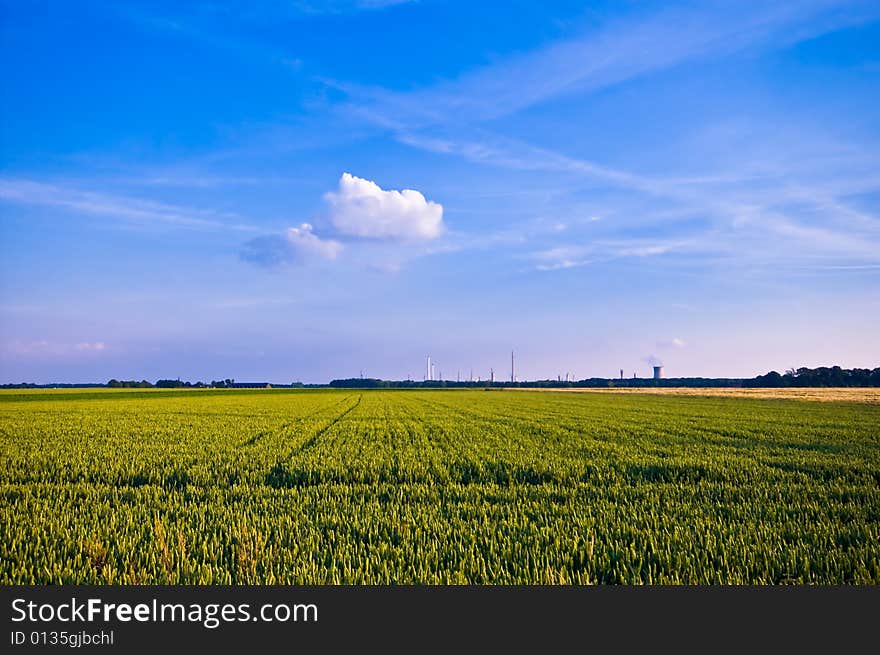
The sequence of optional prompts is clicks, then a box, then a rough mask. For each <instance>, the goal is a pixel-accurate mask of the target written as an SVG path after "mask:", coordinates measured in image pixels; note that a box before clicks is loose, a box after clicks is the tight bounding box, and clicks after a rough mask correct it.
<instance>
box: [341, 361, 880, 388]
mask: <svg viewBox="0 0 880 655" xmlns="http://www.w3.org/2000/svg"><path fill="white" fill-rule="evenodd" d="M329 386H330V387H337V388H343V387H344V388H351V389H412V388H416V389H418V388H431V389H434V388H459V387H461V388H468V387H478V388H483V387H499V388H504V387H533V388H548V389H552V388H568V387H570V388H577V387H587V388H592V387H597V388H600V387H606V388H613V387H622V388H626V387H880V367H878V368H875V369H867V368H853V369H844V368H841V367H840V366H820V367H819V368H806V367H802V368H798V369H789V370H787V371H786V372H785V373H784V374H781V373H779V372H777V371H770V372H769V373H766V374H765V375H759V376H757V377H754V378H700V377H696V378H661V379H659V380H655V379H654V378H621V379H616V378H587V379H584V380H575V381H571V382H562V381H559V380H524V381H519V382H506V381H501V380H496V381H495V382H489V381H485V380H484V381H481V382H456V381H455V380H430V381H421V380H419V381H415V380H380V379H377V378H347V379H341V380H333V381H331V382H330V384H329Z"/></svg>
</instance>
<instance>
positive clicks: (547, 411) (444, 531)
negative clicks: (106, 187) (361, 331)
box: [0, 390, 880, 584]
mask: <svg viewBox="0 0 880 655" xmlns="http://www.w3.org/2000/svg"><path fill="white" fill-rule="evenodd" d="M0 460H2V465H0V493H2V499H3V502H2V515H0V583H3V584H17V583H26V584H33V583H36V584H49V583H51V584H56V583H57V584H60V583H68V584H70V583H74V584H81V583H88V584H94V583H96V584H105V583H110V584H119V583H149V584H248V583H261V584H336V583H355V584H359V583H378V584H387V583H394V584H398V583H426V584H449V583H479V584H484V583H501V584H510V583H526V584H560V583H561V584H589V583H623V584H641V583H646V584H658V583H673V584H677V583H686V584H715V583H723V584H729V583H760V584H782V583H821V584H840V583H843V584H877V583H880V406H878V405H870V404H861V403H855V402H851V403H842V402H808V401H797V400H777V399H774V400H762V399H750V398H749V399H747V398H701V397H686V396H657V395H654V396H649V395H638V394H627V395H617V394H562V393H537V392H504V391H484V390H457V391H353V390H348V391H346V390H332V391H331V390H315V391H312V390H308V391H290V390H248V391H244V390H242V391H237V390H236V391H233V390H225V391H118V392H117V391H108V390H93V391H28V392H14V391H10V392H2V393H0Z"/></svg>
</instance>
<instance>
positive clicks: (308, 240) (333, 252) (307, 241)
mask: <svg viewBox="0 0 880 655" xmlns="http://www.w3.org/2000/svg"><path fill="white" fill-rule="evenodd" d="M286 236H287V241H288V242H289V243H290V247H291V248H293V249H294V250H295V251H297V252H298V253H300V254H302V255H307V256H313V257H320V258H322V259H331V260H332V259H336V256H337V255H338V254H339V251H340V250H342V244H341V243H339V242H338V241H333V240H332V239H322V238H321V237H319V236H318V235H317V234H315V233H314V232H313V231H312V226H311V225H310V224H309V223H303V224H302V225H300V226H299V227H289V228H287V234H286Z"/></svg>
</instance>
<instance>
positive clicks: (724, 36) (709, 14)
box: [327, 0, 880, 131]
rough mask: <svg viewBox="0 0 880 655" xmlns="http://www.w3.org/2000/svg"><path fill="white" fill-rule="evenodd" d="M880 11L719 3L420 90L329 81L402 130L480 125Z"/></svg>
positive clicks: (825, 2) (812, 2)
mask: <svg viewBox="0 0 880 655" xmlns="http://www.w3.org/2000/svg"><path fill="white" fill-rule="evenodd" d="M878 15H880V9H878V7H877V5H876V3H871V2H865V1H856V2H843V3H842V2H839V1H837V0H802V1H801V2H789V3H764V2H713V3H708V4H704V5H701V6H697V7H687V8H683V9H681V8H670V9H667V10H664V11H660V12H657V13H655V14H653V15H649V16H646V17H643V18H640V19H630V20H627V21H618V22H614V23H610V24H608V25H606V26H604V27H602V28H600V29H597V30H593V31H590V32H588V33H587V34H585V35H583V36H581V37H579V38H574V39H570V40H567V41H562V42H556V43H552V44H550V45H548V46H546V47H544V48H541V49H538V50H535V51H532V52H527V53H523V54H520V55H516V56H512V57H509V58H507V59H505V60H502V61H500V62H498V63H495V64H493V65H490V66H486V67H484V68H480V69H477V70H475V71H472V72H469V73H467V74H465V75H463V76H461V77H459V78H458V79H454V80H448V81H444V82H440V83H438V84H436V85H434V86H432V87H429V88H425V89H421V90H416V91H409V92H399V91H391V90H387V89H383V88H376V87H364V86H359V85H355V84H349V83H345V82H338V81H333V80H327V83H328V84H329V85H332V86H334V87H335V88H337V89H339V90H341V91H343V92H345V93H346V94H348V96H349V98H350V102H349V104H348V105H347V106H346V109H347V110H348V111H350V112H352V113H354V114H356V115H358V116H359V117H361V118H363V119H366V120H368V121H370V122H373V123H376V124H378V125H381V126H383V127H387V128H391V129H394V130H401V131H403V130H410V131H412V130H415V129H419V128H424V127H428V126H431V125H437V124H450V123H477V122H483V121H488V120H493V119H496V118H499V117H502V116H506V115H508V114H512V113H515V112H518V111H521V110H523V109H525V108H528V107H531V106H533V105H535V104H538V103H541V102H544V101H546V100H548V99H551V98H554V97H557V96H559V95H562V94H566V93H572V92H578V93H585V92H591V91H596V90H599V89H602V88H605V87H608V86H610V85H613V84H618V83H620V82H623V81H625V80H629V79H632V78H634V77H637V76H640V75H644V74H646V73H650V72H654V71H659V70H663V69H667V68H670V67H673V66H676V65H679V64H681V63H684V62H686V61H690V60H693V59H699V58H706V57H719V56H724V55H728V54H731V53H734V52H738V51H742V50H745V49H749V48H761V47H765V46H766V45H768V44H771V45H772V46H773V47H780V46H783V45H789V44H792V43H797V42H798V41H802V40H804V39H808V38H812V37H814V36H817V35H819V34H823V33H826V32H829V31H833V30H835V29H840V28H841V27H845V26H848V25H857V24H861V23H864V22H866V21H868V20H870V19H872V18H875V17H877V16H878Z"/></svg>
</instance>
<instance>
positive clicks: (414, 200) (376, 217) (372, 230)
mask: <svg viewBox="0 0 880 655" xmlns="http://www.w3.org/2000/svg"><path fill="white" fill-rule="evenodd" d="M324 199H325V200H326V201H327V204H328V205H329V206H330V221H331V223H332V224H333V227H334V228H335V229H336V230H337V231H338V232H339V233H340V234H345V235H347V236H352V237H361V238H367V239H399V240H406V241H409V240H413V241H415V240H420V241H427V240H430V239H435V238H437V237H439V236H440V235H441V234H442V233H443V206H442V205H440V204H438V203H436V202H432V201H430V200H426V199H425V196H423V195H422V194H421V193H419V192H418V191H416V190H414V189H403V190H402V191H396V190H393V189H391V190H387V191H386V190H385V189H383V188H382V187H380V186H379V185H378V184H376V183H375V182H372V181H370V180H365V179H363V178H360V177H356V176H354V175H351V174H350V173H343V174H342V177H341V178H340V179H339V189H338V190H337V191H331V192H329V193H326V194H324Z"/></svg>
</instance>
